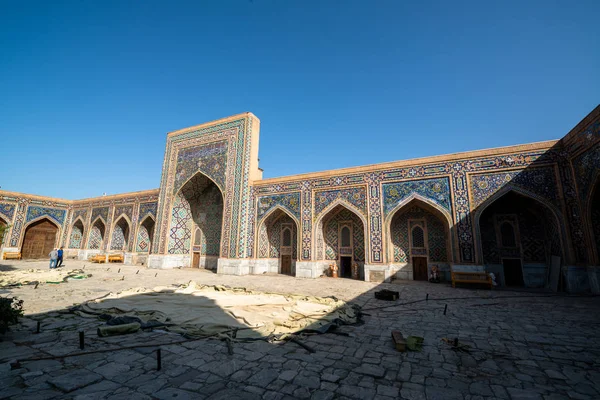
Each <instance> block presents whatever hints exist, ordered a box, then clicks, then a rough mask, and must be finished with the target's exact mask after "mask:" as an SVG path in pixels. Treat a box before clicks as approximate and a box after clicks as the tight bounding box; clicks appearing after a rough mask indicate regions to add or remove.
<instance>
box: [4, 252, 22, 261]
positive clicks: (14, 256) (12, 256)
mask: <svg viewBox="0 0 600 400" xmlns="http://www.w3.org/2000/svg"><path fill="white" fill-rule="evenodd" d="M2 259H3V260H20V259H21V253H18V252H16V251H7V252H6V253H4V254H3V255H2Z"/></svg>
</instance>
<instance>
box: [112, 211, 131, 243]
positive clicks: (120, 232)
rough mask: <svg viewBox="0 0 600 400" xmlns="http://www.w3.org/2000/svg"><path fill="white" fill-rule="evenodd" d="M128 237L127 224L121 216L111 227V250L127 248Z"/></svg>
mask: <svg viewBox="0 0 600 400" xmlns="http://www.w3.org/2000/svg"><path fill="white" fill-rule="evenodd" d="M128 239H129V224H127V221H126V220H125V218H121V219H119V220H118V221H117V223H116V224H115V227H114V228H113V233H112V238H111V241H110V249H111V250H127V242H128Z"/></svg>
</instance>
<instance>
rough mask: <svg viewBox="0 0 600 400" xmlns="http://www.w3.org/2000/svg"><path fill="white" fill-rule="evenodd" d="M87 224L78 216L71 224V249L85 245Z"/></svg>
mask: <svg viewBox="0 0 600 400" xmlns="http://www.w3.org/2000/svg"><path fill="white" fill-rule="evenodd" d="M85 233H86V232H85V224H84V221H83V218H81V217H77V218H76V219H75V222H73V224H72V225H71V234H70V235H69V245H68V247H69V248H70V249H81V248H82V246H83V238H84V237H85Z"/></svg>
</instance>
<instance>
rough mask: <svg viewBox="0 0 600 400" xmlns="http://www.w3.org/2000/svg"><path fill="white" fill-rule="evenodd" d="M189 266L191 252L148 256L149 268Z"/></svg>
mask: <svg viewBox="0 0 600 400" xmlns="http://www.w3.org/2000/svg"><path fill="white" fill-rule="evenodd" d="M189 266H190V256H189V254H150V255H149V256H148V268H157V269H173V268H187V267H189Z"/></svg>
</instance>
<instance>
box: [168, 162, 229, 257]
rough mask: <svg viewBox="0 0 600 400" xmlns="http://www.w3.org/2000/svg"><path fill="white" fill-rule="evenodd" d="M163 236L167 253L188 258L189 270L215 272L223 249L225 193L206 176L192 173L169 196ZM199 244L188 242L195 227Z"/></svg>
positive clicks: (190, 240) (201, 173)
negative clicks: (200, 239) (167, 222)
mask: <svg viewBox="0 0 600 400" xmlns="http://www.w3.org/2000/svg"><path fill="white" fill-rule="evenodd" d="M172 196H173V201H172V202H171V206H170V207H171V210H170V216H169V231H168V234H167V237H168V239H167V253H168V254H181V255H188V256H189V257H190V265H192V267H202V268H208V269H215V268H216V266H217V260H218V258H219V257H220V256H221V251H222V248H223V241H222V240H221V238H222V237H224V236H226V233H225V232H224V227H225V224H224V221H223V219H224V217H225V212H224V211H225V201H226V198H225V192H224V191H223V189H222V188H221V187H220V186H219V185H218V184H217V183H216V182H215V181H214V180H213V179H212V178H210V177H209V176H207V175H206V174H204V173H203V172H201V171H198V172H196V173H195V174H194V175H192V176H191V177H190V178H189V179H187V180H186V181H185V183H184V184H183V185H182V186H181V187H180V188H179V189H178V190H177V192H176V193H174V194H173V195H172ZM196 227H198V228H200V229H201V231H202V244H201V245H200V246H194V245H193V243H192V240H193V235H194V233H195V228H196Z"/></svg>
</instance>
